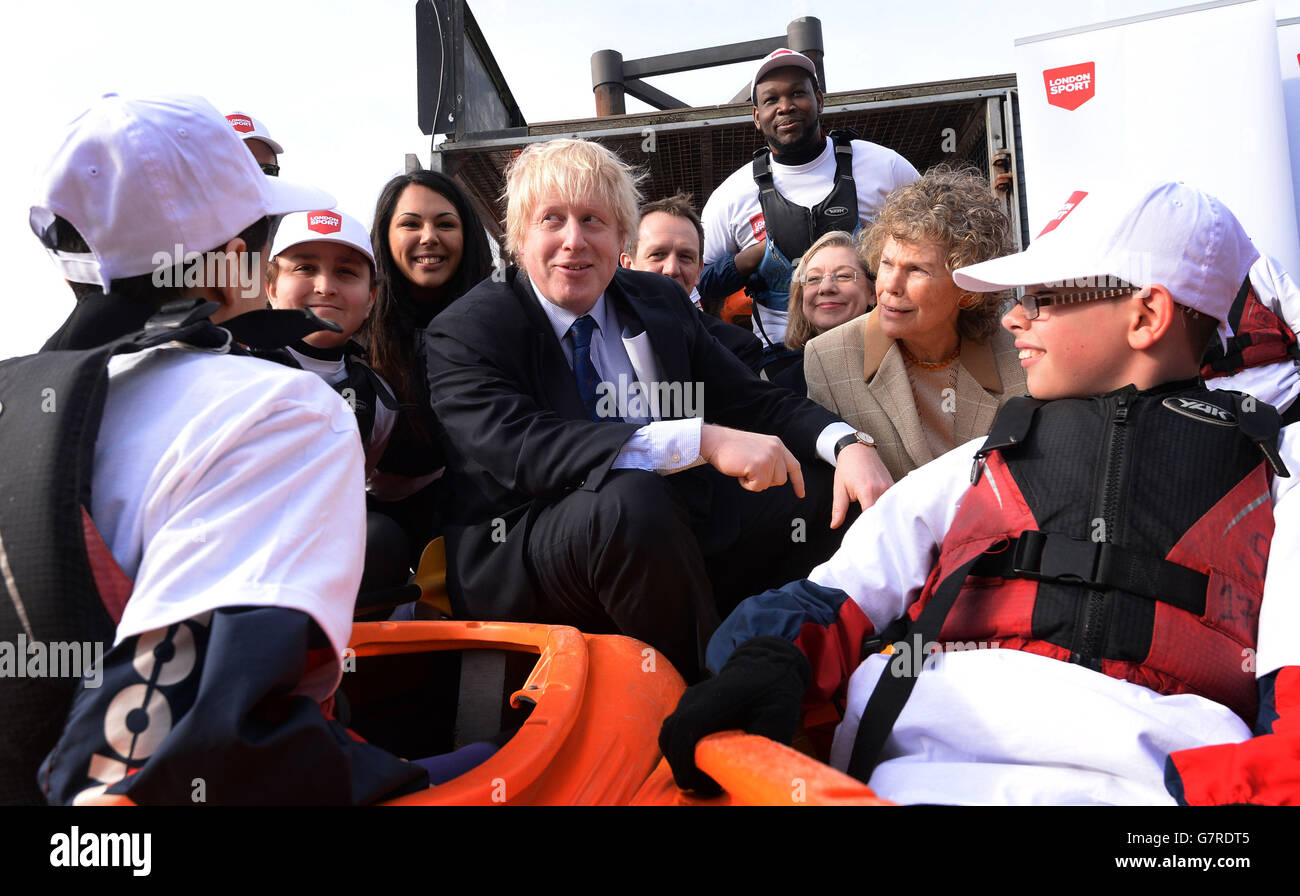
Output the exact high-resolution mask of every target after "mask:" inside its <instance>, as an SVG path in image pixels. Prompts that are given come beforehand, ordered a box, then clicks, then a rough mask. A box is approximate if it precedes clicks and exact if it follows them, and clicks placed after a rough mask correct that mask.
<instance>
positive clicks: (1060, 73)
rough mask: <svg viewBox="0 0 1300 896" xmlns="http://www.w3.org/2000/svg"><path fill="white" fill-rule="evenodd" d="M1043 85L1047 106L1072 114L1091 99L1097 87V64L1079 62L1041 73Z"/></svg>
mask: <svg viewBox="0 0 1300 896" xmlns="http://www.w3.org/2000/svg"><path fill="white" fill-rule="evenodd" d="M1043 85H1044V86H1045V87H1046V88H1047V104H1048V105H1049V106H1057V107H1059V108H1061V109H1067V110H1069V111H1071V112H1073V111H1074V110H1075V109H1077V108H1079V107H1080V106H1082V105H1083V104H1084V103H1086V102H1088V100H1090V99H1092V96H1093V93H1094V92H1095V91H1096V87H1097V64H1096V63H1095V62H1080V63H1079V64H1078V65H1066V66H1062V67H1061V68H1049V69H1046V70H1045V71H1044V72H1043Z"/></svg>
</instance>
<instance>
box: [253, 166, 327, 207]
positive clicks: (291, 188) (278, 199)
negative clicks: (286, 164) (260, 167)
mask: <svg viewBox="0 0 1300 896" xmlns="http://www.w3.org/2000/svg"><path fill="white" fill-rule="evenodd" d="M262 176H263V177H266V175H262ZM266 195H267V209H266V213H267V214H268V215H288V214H291V213H292V212H309V211H313V210H315V209H318V208H334V206H336V205H338V202H337V200H335V198H334V197H333V196H331V195H330V194H329V193H327V192H325V191H324V190H320V189H317V188H316V187H308V186H306V185H304V184H295V183H289V182H287V181H282V180H280V178H278V177H266Z"/></svg>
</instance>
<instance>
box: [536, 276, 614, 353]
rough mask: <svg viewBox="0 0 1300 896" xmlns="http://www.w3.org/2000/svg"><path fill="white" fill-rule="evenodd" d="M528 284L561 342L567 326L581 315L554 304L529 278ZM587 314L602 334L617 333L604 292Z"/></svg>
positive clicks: (570, 325)
mask: <svg viewBox="0 0 1300 896" xmlns="http://www.w3.org/2000/svg"><path fill="white" fill-rule="evenodd" d="M528 285H529V286H530V287H531V288H532V290H533V295H534V296H536V297H537V303H538V304H539V305H541V306H542V312H543V313H544V314H545V315H546V319H547V320H549V321H550V322H551V329H552V330H554V331H555V338H556V339H558V340H560V341H561V342H563V341H564V337H565V336H566V335H567V334H568V332H569V328H570V327H572V326H573V322H574V321H575V320H577V319H578V318H580V317H582V315H581V314H574V313H573V312H572V311H569V310H567V309H565V308H561V307H560V306H559V305H556V304H555V303H554V302H552V301H551V300H550V299H548V298H546V297H545V296H544V295H542V294H541V293H540V292H539V291H538V290H537V285H536V284H535V283H533V282H532V280H531V279H530V280H529V281H528ZM587 314H589V315H591V318H592V319H593V320H594V321H595V322H596V328H597V329H599V330H600V331H601V333H602V334H607V333H614V335H615V336H618V335H619V334H618V329H617V327H616V326H614V324H613V322H612V321H610V319H609V317H610V308H609V303H608V302H606V301H605V294H604V293H603V292H602V293H601V294H600V298H598V299H597V300H596V304H595V305H593V306H592V307H591V310H590V311H588V312H587Z"/></svg>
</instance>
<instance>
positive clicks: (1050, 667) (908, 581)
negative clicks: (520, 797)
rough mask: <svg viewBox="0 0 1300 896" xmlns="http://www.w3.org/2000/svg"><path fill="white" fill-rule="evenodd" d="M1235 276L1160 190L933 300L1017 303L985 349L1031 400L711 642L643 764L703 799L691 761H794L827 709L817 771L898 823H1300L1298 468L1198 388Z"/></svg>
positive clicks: (1256, 414) (1228, 220)
mask: <svg viewBox="0 0 1300 896" xmlns="http://www.w3.org/2000/svg"><path fill="white" fill-rule="evenodd" d="M1257 256H1258V253H1257V252H1256V250H1255V248H1254V246H1253V245H1252V244H1251V243H1250V241H1249V239H1248V238H1247V237H1246V235H1245V233H1244V232H1243V231H1242V229H1241V226H1240V225H1239V224H1238V222H1237V221H1236V219H1235V218H1234V217H1233V216H1232V214H1231V212H1229V211H1228V210H1227V209H1226V208H1225V207H1224V206H1223V205H1222V204H1221V203H1219V202H1218V201H1217V200H1216V199H1214V198H1213V197H1211V196H1208V195H1206V194H1204V193H1201V192H1199V191H1197V190H1195V189H1192V188H1190V187H1187V186H1185V185H1182V184H1172V183H1166V184H1160V185H1157V186H1155V187H1151V188H1147V189H1144V190H1123V189H1121V190H1117V191H1115V193H1114V194H1113V195H1112V196H1111V197H1109V198H1108V197H1106V196H1105V195H1104V194H1102V193H1097V194H1096V195H1090V194H1078V193H1076V194H1075V196H1074V197H1072V200H1071V203H1070V204H1069V205H1067V207H1066V208H1064V209H1063V210H1062V212H1061V214H1060V215H1058V217H1057V219H1056V220H1054V221H1053V222H1052V223H1051V224H1050V225H1049V227H1048V228H1047V230H1046V231H1044V233H1043V234H1040V236H1039V238H1038V239H1037V240H1036V241H1035V242H1034V244H1033V245H1032V246H1031V247H1030V248H1029V249H1028V250H1026V251H1025V252H1022V253H1019V254H1017V255H1012V256H1008V257H1006V258H1001V259H995V260H993V261H989V262H984V263H982V264H978V265H973V266H971V267H967V268H964V269H960V270H958V271H956V272H954V279H955V280H956V282H957V283H958V285H959V286H961V287H962V288H964V289H978V290H982V291H989V290H999V289H1006V288H1010V287H1018V286H1024V287H1027V291H1026V293H1025V295H1024V296H1023V297H1021V298H1020V299H1018V300H1017V301H1016V302H1015V303H1014V304H1013V305H1011V306H1010V310H1009V311H1008V312H1007V314H1006V316H1005V318H1004V320H1003V325H1004V326H1005V327H1007V328H1008V329H1009V330H1011V331H1012V332H1013V333H1014V334H1015V335H1016V337H1017V340H1016V344H1017V345H1018V346H1019V347H1020V349H1021V363H1022V364H1023V365H1024V366H1025V369H1026V376H1027V379H1028V387H1029V391H1030V394H1031V396H1032V398H1026V399H1018V400H1016V401H1015V402H1014V403H1012V404H1010V405H1008V406H1007V407H1006V408H1005V409H1004V410H1003V412H1002V413H1000V414H999V416H998V419H997V421H996V423H995V424H994V427H993V429H992V431H991V432H990V434H989V436H988V438H987V440H984V441H983V443H982V444H981V442H979V441H975V442H971V443H968V444H966V445H964V446H961V447H959V448H957V449H955V450H954V451H952V452H950V453H948V454H946V455H944V456H943V457H941V458H939V459H937V460H935V461H934V462H933V463H931V464H927V465H926V466H924V467H922V468H920V469H918V470H916V471H914V472H913V473H911V474H910V475H908V476H907V477H905V478H904V479H903V480H902V481H901V482H899V483H898V484H897V485H896V486H894V487H893V488H891V489H890V490H889V491H888V492H886V493H885V495H884V496H883V497H882V498H881V499H880V500H879V501H878V502H877V503H876V504H875V505H874V506H873V507H871V508H870V509H868V510H867V511H865V512H864V513H863V515H862V517H861V518H860V519H859V520H858V522H857V523H855V524H854V526H853V528H852V529H851V530H850V532H849V533H848V535H847V536H846V537H845V540H844V544H843V546H842V547H841V549H840V551H839V552H838V553H837V554H836V555H835V556H834V557H833V558H831V560H829V561H828V562H827V563H825V564H823V565H822V566H819V567H818V568H817V569H815V570H813V571H812V573H811V574H810V576H809V578H807V579H805V580H802V581H799V582H794V583H791V584H790V585H787V586H785V587H784V588H782V589H779V590H777V591H770V592H767V593H766V594H763V595H760V596H758V597H754V598H750V600H749V601H746V602H745V603H744V604H742V605H741V606H740V607H739V608H738V609H737V611H736V612H735V613H734V614H732V616H731V617H729V618H728V619H727V620H726V622H724V623H723V625H722V627H721V628H720V629H719V630H718V632H717V634H716V635H715V636H714V638H713V640H712V641H711V643H710V645H709V653H708V659H709V666H710V668H711V669H713V670H715V671H717V672H718V675H717V677H716V678H714V679H712V680H711V681H708V682H706V683H704V684H702V685H699V686H697V687H696V688H694V689H692V690H691V691H688V692H687V694H686V695H685V696H684V697H683V699H682V702H681V704H680V705H679V706H678V709H677V711H676V712H675V713H674V714H673V716H671V717H670V718H669V719H668V721H667V722H666V723H665V725H664V730H663V733H662V735H661V738H660V742H661V745H662V747H663V749H664V754H665V755H666V756H667V757H668V759H669V761H670V762H671V763H672V764H673V768H674V772H675V774H676V776H677V780H678V782H679V783H680V784H682V785H683V786H689V787H696V788H701V789H708V788H709V786H710V785H711V783H712V782H710V781H709V780H708V779H707V778H705V777H704V776H702V775H701V774H700V773H699V771H698V770H697V769H696V768H695V767H694V764H693V750H694V744H695V743H696V741H698V739H699V738H700V737H702V736H704V735H705V734H707V733H710V732H712V731H717V730H721V729H723V728H726V727H735V726H740V727H744V728H746V729H747V730H750V731H754V732H756V733H763V734H768V735H769V736H776V737H781V738H786V739H788V738H789V737H790V736H791V735H792V734H793V733H794V729H795V726H796V724H797V719H798V712H799V706H800V700H801V699H803V698H805V697H808V698H813V699H822V700H824V699H826V698H829V697H831V696H832V695H835V694H837V693H840V692H841V691H842V690H843V689H844V688H845V686H847V703H846V706H845V710H846V711H845V718H844V722H843V723H842V724H841V726H840V728H839V730H838V731H837V733H836V737H835V742H834V746H833V747H832V751H831V760H832V763H833V764H835V765H836V766H838V767H840V768H846V769H848V770H849V771H850V772H851V773H853V774H855V775H857V776H858V777H860V778H862V779H863V780H869V783H870V784H871V786H872V787H873V788H874V789H875V790H876V791H877V793H878V794H880V795H881V796H883V797H885V798H888V799H892V800H895V801H898V802H922V803H984V804H987V803H1172V802H1175V801H1177V802H1186V803H1193V804H1217V803H1288V802H1296V801H1300V783H1297V782H1300V760H1297V758H1296V757H1297V755H1300V753H1298V752H1297V734H1296V733H1295V727H1296V716H1297V714H1300V637H1297V636H1300V608H1297V606H1296V602H1295V601H1294V600H1293V599H1292V598H1293V597H1294V582H1295V581H1296V578H1297V576H1300V551H1297V549H1296V548H1297V545H1298V544H1300V496H1297V494H1296V491H1297V490H1296V489H1295V487H1294V482H1295V479H1294V478H1293V477H1291V476H1289V475H1288V469H1289V470H1290V471H1297V470H1300V450H1297V447H1296V435H1295V433H1291V432H1289V431H1288V430H1285V429H1283V430H1281V433H1282V434H1281V436H1280V437H1279V430H1280V425H1279V424H1280V421H1279V418H1278V415H1277V413H1276V412H1275V411H1274V410H1273V409H1272V408H1271V407H1269V406H1268V405H1265V404H1263V403H1262V402H1259V401H1257V400H1256V399H1254V398H1251V397H1250V396H1245V395H1241V394H1238V393H1230V392H1222V391H1220V392H1214V391H1210V390H1208V389H1206V388H1205V387H1204V384H1203V383H1202V382H1201V381H1200V379H1199V377H1198V372H1199V368H1200V361H1201V357H1202V354H1203V353H1204V349H1205V346H1206V344H1207V342H1208V341H1209V340H1210V339H1211V338H1214V333H1215V330H1216V329H1218V328H1223V326H1224V321H1225V320H1226V319H1227V317H1228V311H1229V309H1230V307H1231V305H1232V303H1233V299H1234V297H1235V295H1236V293H1237V290H1238V288H1239V287H1240V284H1241V283H1242V281H1243V279H1244V278H1245V276H1246V273H1247V271H1248V270H1249V268H1250V266H1251V263H1252V262H1253V261H1254V260H1255V259H1256V257H1257ZM972 460H973V461H974V466H973V467H972ZM895 620H901V624H900V623H899V622H895ZM873 642H874V643H873ZM873 647H874V649H876V650H879V649H880V648H881V647H885V648H886V649H885V651H883V652H880V653H874V654H873V653H872V649H873Z"/></svg>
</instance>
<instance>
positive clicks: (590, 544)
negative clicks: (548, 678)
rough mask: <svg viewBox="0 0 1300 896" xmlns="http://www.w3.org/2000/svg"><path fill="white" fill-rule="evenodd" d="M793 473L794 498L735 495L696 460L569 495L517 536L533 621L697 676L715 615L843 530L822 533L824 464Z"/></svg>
mask: <svg viewBox="0 0 1300 896" xmlns="http://www.w3.org/2000/svg"><path fill="white" fill-rule="evenodd" d="M803 474H804V483H805V488H806V495H807V496H806V497H805V498H803V499H802V500H800V499H798V498H796V497H795V494H794V490H793V489H792V488H790V486H789V485H785V486H782V487H780V488H770V489H767V490H766V491H762V492H749V491H746V490H745V489H743V488H741V487H740V485H739V483H737V482H736V480H734V479H731V478H729V477H727V476H723V475H722V474H721V473H719V472H718V471H716V470H714V469H713V468H712V467H708V466H702V467H697V468H695V469H692V470H688V471H686V472H683V473H678V474H676V475H673V476H660V475H659V474H657V473H649V472H645V471H642V470H618V471H614V472H612V473H611V474H610V475H609V476H607V477H606V479H605V481H604V482H603V483H602V485H601V487H600V489H598V490H597V491H576V492H572V493H570V494H569V495H567V496H565V497H564V498H563V499H562V500H560V501H557V502H555V503H554V504H552V505H550V506H549V507H547V508H546V509H544V510H543V511H542V512H541V513H540V514H539V515H538V517H537V519H536V521H535V522H534V525H533V527H532V529H531V531H530V533H529V538H528V547H527V554H528V563H529V571H530V573H531V575H532V576H533V579H534V581H535V582H536V583H537V586H538V588H537V590H538V594H539V601H538V615H539V621H543V622H548V623H553V624H555V623H558V624H565V625H573V626H575V627H577V628H579V629H581V630H583V631H586V632H593V633H601V632H617V633H621V634H625V635H628V636H630V637H633V638H637V639H638V640H641V641H645V642H646V643H647V644H649V645H651V646H652V647H654V648H656V649H657V650H658V651H660V652H661V653H662V654H663V655H664V656H665V657H667V658H668V660H669V661H670V662H672V664H673V665H674V666H675V667H676V668H677V669H678V671H680V672H681V673H682V675H683V677H685V678H686V679H687V680H688V681H693V680H697V679H698V678H700V677H701V676H702V672H703V665H702V660H701V658H702V656H703V649H704V647H705V646H706V645H707V643H708V639H709V637H710V636H711V635H712V634H713V631H714V629H716V628H717V626H718V623H719V621H720V620H721V618H722V617H724V616H726V615H727V614H728V613H729V612H731V610H732V609H733V608H734V607H735V605H736V604H737V603H739V602H740V601H741V600H743V599H744V598H746V597H748V596H750V595H751V594H758V593H761V592H762V591H765V590H767V589H768V588H775V587H779V586H780V585H784V584H785V583H786V582H789V581H792V580H794V579H799V578H802V577H804V576H806V575H807V574H808V572H809V571H810V570H811V569H812V568H813V567H814V566H816V565H817V564H818V563H820V562H822V561H823V560H825V559H826V558H828V557H829V556H830V555H831V554H832V553H834V551H835V549H836V548H837V547H838V546H839V542H840V539H841V538H842V537H843V527H842V528H841V529H838V530H835V531H834V532H832V531H831V530H830V528H829V524H830V507H831V486H832V483H833V481H834V470H833V469H831V468H830V467H829V466H827V465H826V464H824V463H822V462H821V461H814V462H812V463H808V464H804V466H803Z"/></svg>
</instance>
